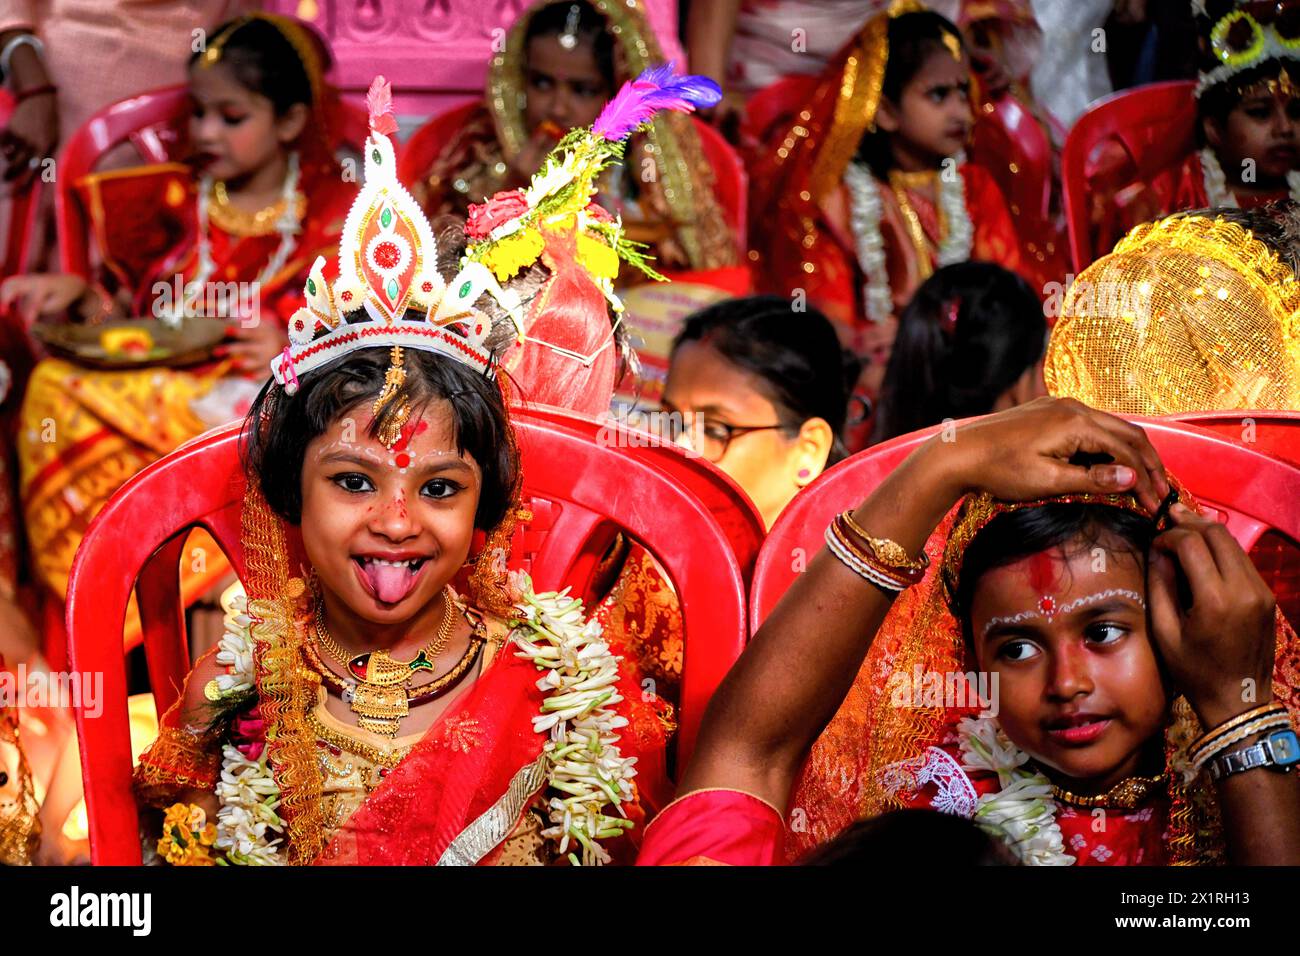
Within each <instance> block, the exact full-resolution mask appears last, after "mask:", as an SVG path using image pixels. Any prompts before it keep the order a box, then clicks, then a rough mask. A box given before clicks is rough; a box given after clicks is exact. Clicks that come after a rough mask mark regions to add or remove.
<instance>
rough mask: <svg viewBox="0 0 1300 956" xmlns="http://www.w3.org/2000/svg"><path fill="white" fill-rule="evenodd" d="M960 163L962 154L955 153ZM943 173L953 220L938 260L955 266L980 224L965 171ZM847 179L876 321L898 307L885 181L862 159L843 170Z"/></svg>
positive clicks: (943, 194)
mask: <svg viewBox="0 0 1300 956" xmlns="http://www.w3.org/2000/svg"><path fill="white" fill-rule="evenodd" d="M953 161H954V162H956V163H960V162H962V161H963V160H962V157H960V156H958V157H954V158H953ZM953 173H954V175H948V174H947V172H946V171H945V173H943V174H941V175H940V176H939V210H940V212H941V213H942V215H943V221H944V222H946V223H947V224H948V229H947V234H946V235H945V236H944V237H943V241H942V242H940V243H939V253H938V259H939V265H940V266H950V265H954V264H956V263H958V262H965V261H966V260H967V259H969V258H970V254H971V247H972V244H973V242H974V236H975V227H974V225H973V224H972V223H971V219H970V213H969V212H968V211H967V210H966V182H965V180H964V179H963V178H962V177H961V175H960V174H956V170H955V169H954V170H953ZM844 184H845V186H846V187H848V190H849V225H850V228H852V230H853V236H854V239H855V241H856V243H857V248H856V250H855V251H856V252H857V257H858V265H859V266H860V267H861V269H862V272H863V274H864V275H865V276H866V281H865V282H864V283H863V287H862V301H863V307H864V309H865V310H866V314H867V318H868V319H870V320H871V321H872V322H883V321H884V320H886V319H888V318H889V317H890V316H891V315H892V314H893V312H894V299H893V294H892V293H891V291H890V287H889V271H888V269H887V268H886V265H885V241H884V237H883V236H882V235H881V233H880V221H881V216H882V215H883V205H882V200H881V198H880V196H881V193H880V190H881V186H880V183H878V182H877V181H876V177H875V176H873V175H872V174H871V170H870V169H868V168H867V167H866V166H865V165H863V164H862V163H856V162H854V163H850V164H849V165H848V167H847V168H846V169H845V170H844Z"/></svg>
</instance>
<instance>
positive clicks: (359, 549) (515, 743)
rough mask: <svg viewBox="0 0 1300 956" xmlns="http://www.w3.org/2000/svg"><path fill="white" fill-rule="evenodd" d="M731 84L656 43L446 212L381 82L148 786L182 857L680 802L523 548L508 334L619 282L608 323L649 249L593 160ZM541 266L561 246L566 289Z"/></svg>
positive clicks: (488, 833) (446, 837)
mask: <svg viewBox="0 0 1300 956" xmlns="http://www.w3.org/2000/svg"><path fill="white" fill-rule="evenodd" d="M710 87H711V85H709V84H697V83H696V79H695V78H693V77H679V76H672V75H670V74H669V73H667V72H666V71H656V70H649V71H646V72H645V73H643V74H642V75H641V76H640V77H639V78H638V80H637V82H636V83H635V84H633V83H628V84H625V85H624V87H623V88H622V90H621V91H620V92H619V93H618V95H617V96H615V97H614V98H613V99H612V100H611V102H610V103H609V104H608V105H607V106H606V108H605V109H604V110H602V111H601V112H600V114H599V115H598V116H597V117H596V119H595V122H594V123H593V124H592V126H591V127H589V128H587V129H583V130H574V131H573V132H571V133H570V134H568V135H567V136H566V137H565V139H564V140H563V141H562V142H561V144H560V145H559V147H557V149H556V150H555V151H554V152H553V153H552V154H551V155H550V156H548V157H547V159H546V163H545V165H544V167H543V168H542V169H541V170H540V171H539V172H538V173H537V174H536V175H535V176H534V177H533V179H532V181H531V183H530V185H529V187H528V189H527V190H519V191H516V192H513V193H501V194H498V195H497V196H495V197H493V199H492V200H491V201H490V202H489V203H486V204H484V205H483V206H476V207H472V208H471V210H470V217H469V225H468V227H467V228H466V229H465V230H464V231H462V230H461V229H460V228H459V227H452V228H450V229H448V230H446V231H444V233H443V234H442V235H440V236H437V237H435V235H434V233H433V230H432V228H431V227H430V225H429V224H428V222H427V220H425V218H424V217H423V215H422V214H421V211H420V209H419V207H418V205H417V204H416V203H415V201H414V200H413V199H412V197H411V195H410V194H409V193H408V192H407V191H406V189H405V188H404V187H403V186H402V185H401V184H400V183H399V182H398V180H397V176H396V159H395V152H394V149H393V144H392V142H391V141H390V140H389V138H388V135H389V134H391V133H393V132H396V130H397V123H396V121H395V120H394V119H393V116H392V105H391V104H392V100H391V92H390V90H389V88H388V85H387V83H386V82H384V80H383V78H382V77H380V78H379V79H377V80H376V82H375V84H374V85H373V86H372V87H371V90H370V96H369V103H370V128H371V133H370V136H369V137H368V139H367V141H366V154H365V184H364V186H363V187H362V190H361V193H360V195H359V196H358V198H357V200H356V202H355V203H354V205H353V207H352V210H351V212H350V213H349V214H348V219H347V222H346V224H345V227H344V236H343V241H342V250H341V253H340V257H339V278H338V281H337V282H334V283H333V284H330V283H327V282H326V281H325V278H324V266H325V263H324V260H323V259H318V260H317V262H316V264H315V265H314V266H313V268H312V271H311V275H310V278H309V279H308V281H307V285H306V303H305V305H304V306H303V307H302V308H301V309H299V310H298V311H297V312H296V313H295V314H294V316H293V317H292V319H291V320H290V324H289V341H290V344H289V346H288V347H287V348H286V349H285V350H284V352H283V353H282V355H281V356H280V357H278V358H277V359H275V360H274V361H273V362H272V364H271V370H272V374H273V376H274V381H273V382H270V383H268V384H267V386H266V387H265V388H264V389H263V391H262V392H261V393H260V394H259V396H258V398H257V401H256V402H255V404H254V406H253V408H252V409H251V410H250V412H249V414H248V417H247V419H246V420H245V425H246V428H245V448H246V452H247V462H248V471H249V491H248V495H247V498H246V500H245V504H244V513H243V514H244V517H243V522H244V523H243V534H242V544H243V548H244V553H245V555H246V558H247V567H248V574H247V579H246V580H245V582H244V583H243V585H242V586H236V587H235V588H232V590H231V591H229V592H228V593H227V595H226V596H225V598H224V603H225V605H226V607H227V609H228V616H227V619H226V629H227V633H226V636H225V637H224V638H223V640H222V642H221V645H220V647H219V649H217V650H216V651H215V652H214V653H211V654H208V655H205V656H204V657H203V658H202V659H201V660H200V661H199V662H198V663H197V664H196V665H195V667H194V669H193V670H192V671H191V673H190V675H189V677H188V679H187V681H186V687H185V692H184V694H183V695H182V698H181V699H180V700H179V701H178V702H177V704H176V706H175V707H174V708H173V709H172V710H171V711H169V712H168V713H167V714H166V715H165V716H164V718H163V722H162V723H163V730H162V734H161V735H160V737H159V740H158V741H157V743H155V744H154V746H153V747H152V748H151V749H150V750H149V751H148V753H146V754H145V755H144V757H143V758H142V759H141V762H140V766H139V768H138V770H137V774H136V787H137V793H138V794H139V796H140V797H141V798H142V800H144V801H145V802H147V803H149V804H152V805H154V806H157V807H159V808H161V809H164V810H165V813H166V816H165V818H164V828H163V831H162V837H161V839H160V840H159V841H158V844H157V849H158V853H159V855H161V856H163V857H164V858H166V859H167V860H168V861H169V862H174V863H186V864H189V863H194V864H210V863H212V862H214V860H219V861H221V862H226V863H237V864H278V863H294V864H296V863H313V862H317V863H330V864H367V863H382V864H407V863H409V864H435V863H437V864H461V865H463V864H479V863H484V864H534V865H535V864H548V863H553V862H565V861H567V862H569V863H573V864H579V863H581V864H583V865H587V864H601V863H607V862H612V861H614V860H616V859H630V858H631V856H632V855H634V853H635V848H636V846H637V845H638V843H639V841H640V835H639V829H638V825H639V823H640V822H641V821H642V820H643V819H645V818H646V817H647V816H648V815H650V814H652V813H653V811H654V809H655V808H657V807H658V806H660V805H662V791H663V790H664V789H665V787H666V776H665V772H664V752H665V733H666V732H665V728H664V722H663V721H662V720H661V717H660V712H659V709H658V707H657V706H655V705H656V703H657V702H656V701H655V700H654V699H653V695H647V694H645V693H643V692H642V688H641V685H640V683H639V681H638V675H637V673H636V672H635V670H634V669H633V668H631V667H630V666H629V665H625V664H624V662H623V658H622V657H621V656H619V655H618V653H617V650H616V649H615V648H613V647H612V646H611V644H610V643H609V642H608V641H607V640H606V639H605V638H604V635H603V632H602V629H601V627H600V625H599V623H598V622H596V621H595V620H587V618H586V615H585V613H584V609H583V602H582V601H581V600H579V599H577V598H573V597H571V596H570V595H569V593H568V591H567V590H566V591H565V592H563V593H561V594H554V593H551V594H535V593H534V592H533V589H532V586H531V583H530V581H529V579H528V578H527V576H526V575H519V574H511V575H507V573H506V558H507V553H508V550H509V548H510V542H511V535H512V532H513V530H514V527H515V523H516V521H517V520H520V519H522V520H527V517H526V515H525V514H524V513H522V509H521V506H520V494H521V486H522V478H521V474H520V457H519V451H518V448H517V446H516V443H515V440H514V430H513V427H512V424H511V420H510V415H509V412H508V411H507V408H508V399H507V394H506V382H507V381H508V376H507V371H506V366H505V365H503V364H502V362H503V360H504V359H505V358H506V357H507V356H508V355H509V354H510V351H511V350H512V349H515V348H519V349H521V350H522V351H523V353H524V354H523V359H522V361H521V363H520V364H519V365H518V366H516V368H527V367H529V362H530V361H531V359H530V350H531V349H532V348H534V347H536V348H538V349H540V350H541V351H542V352H543V353H548V354H549V350H548V348H547V340H540V341H539V335H540V332H539V326H540V325H541V324H542V320H539V319H529V318H526V316H525V312H528V313H529V314H531V313H532V312H533V311H534V310H538V311H543V312H544V311H546V310H547V309H551V308H554V307H555V305H556V303H557V301H560V302H569V301H572V302H575V303H577V304H578V305H579V306H581V305H582V304H583V303H590V302H596V303H598V304H599V318H600V321H599V323H597V324H598V325H600V326H601V327H602V329H603V333H604V335H605V336H606V337H609V336H610V328H609V323H608V319H607V316H606V313H605V302H606V297H607V296H608V297H612V296H613V290H612V279H613V275H614V274H615V273H616V272H617V261H618V260H619V259H620V258H622V257H628V258H629V259H630V260H631V261H633V262H637V261H640V262H642V263H644V259H643V258H641V256H640V255H639V253H638V251H637V247H636V246H634V245H632V244H630V243H629V242H628V240H627V239H626V237H625V236H624V235H623V234H622V230H621V228H620V227H619V225H618V223H617V222H616V221H615V220H613V218H612V217H610V216H609V214H608V213H606V212H604V211H603V210H601V209H600V208H599V207H597V206H596V205H595V204H594V203H592V202H591V200H592V197H593V195H594V193H595V183H596V180H597V178H598V177H599V175H600V174H601V173H603V172H604V170H605V169H606V168H607V167H608V165H609V164H610V163H612V162H615V161H616V160H617V159H618V158H619V157H620V156H621V155H622V152H623V144H624V142H625V141H626V139H627V138H628V136H629V135H630V134H631V133H632V132H633V131H634V130H637V129H642V128H644V125H645V124H646V122H648V121H649V119H650V117H651V116H653V115H654V113H655V112H656V111H658V110H660V109H676V110H682V111H689V110H691V109H692V108H693V107H694V105H695V104H697V103H712V102H716V100H717V90H716V87H711V88H710ZM466 239H468V240H469V242H468V248H466V242H465V240H466ZM542 263H545V266H544V267H543V265H542ZM534 267H537V268H540V269H542V271H543V272H547V271H551V274H550V275H549V276H548V277H547V278H546V279H545V281H544V283H543V284H541V285H540V287H539V286H538V284H537V283H536V282H535V281H534V280H535V279H536V278H537V276H536V275H535V274H534ZM552 270H553V271H552ZM503 286H504V287H503ZM521 291H522V292H524V293H526V301H525V296H521V295H520V292H521ZM552 331H553V329H552ZM572 354H573V353H570V357H572ZM608 384H609V386H610V387H612V381H610V382H609V383H608ZM476 530H477V531H482V532H485V533H486V539H487V540H486V545H485V546H484V547H483V548H482V549H481V550H480V552H479V553H478V555H477V556H476V557H475V558H474V559H473V560H471V559H470V550H471V541H472V540H473V537H474V534H475V532H476ZM299 568H301V573H299V572H298V569H299ZM466 579H468V580H467V583H466ZM453 581H455V582H457V584H456V586H453ZM539 675H540V678H539Z"/></svg>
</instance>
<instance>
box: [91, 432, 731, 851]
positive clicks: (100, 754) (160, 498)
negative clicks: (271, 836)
mask: <svg viewBox="0 0 1300 956" xmlns="http://www.w3.org/2000/svg"><path fill="white" fill-rule="evenodd" d="M516 427H517V429H518V433H519V440H520V448H521V452H522V455H523V463H524V474H525V489H524V498H525V503H526V504H528V505H529V506H530V507H531V508H532V509H533V511H534V513H535V515H536V516H537V517H536V519H535V520H534V521H533V522H532V523H530V524H529V525H527V526H524V527H523V528H521V529H520V531H519V533H518V534H517V535H516V538H515V542H514V547H515V553H514V555H513V556H512V562H511V563H512V565H522V566H524V567H527V568H529V569H530V570H531V571H532V573H533V576H534V581H535V583H536V586H537V588H538V590H547V589H554V588H559V587H562V586H564V585H565V584H566V583H568V582H569V580H570V577H571V575H572V574H573V573H574V571H575V568H576V566H577V564H578V563H579V562H580V561H581V560H582V556H583V553H584V543H585V540H586V539H587V538H588V537H589V536H590V535H592V534H593V533H596V532H598V531H599V529H600V528H602V527H604V526H605V525H607V524H608V523H610V522H613V523H616V524H617V525H618V526H620V527H622V528H624V529H626V531H627V532H628V534H629V535H631V536H632V537H633V538H635V539H636V540H638V541H639V542H641V543H642V544H643V545H644V546H645V547H646V548H647V549H648V550H649V551H650V553H651V554H653V555H654V557H655V558H656V559H657V560H658V561H659V563H660V565H661V566H662V567H663V568H664V569H665V570H666V571H667V573H668V576H669V578H670V579H671V581H672V583H673V586H674V587H675V589H676V591H677V595H678V599H679V601H680V605H681V609H682V619H683V624H684V629H685V644H686V648H685V667H684V668H683V679H682V689H681V713H680V717H681V721H680V730H679V737H678V747H679V757H678V759H679V761H681V762H682V763H683V764H684V762H685V760H686V759H687V757H688V755H689V752H690V749H691V746H692V744H693V741H694V737H695V734H696V732H697V730H698V726H699V721H700V718H701V717H702V716H703V712H704V707H705V705H706V703H707V702H708V699H709V697H710V696H711V695H712V693H713V690H714V688H716V687H717V685H718V683H719V682H720V681H721V680H722V678H723V676H724V675H725V674H726V672H727V670H728V669H729V668H730V666H731V664H732V663H733V662H734V661H735V659H736V657H738V656H739V654H740V651H741V649H742V647H743V646H744V642H745V637H746V631H745V588H744V582H743V579H742V574H741V570H740V567H739V566H738V564H737V561H736V557H735V555H734V554H733V553H732V549H731V545H730V543H729V541H728V538H727V535H726V534H725V533H724V532H723V531H722V529H721V528H720V527H719V526H718V523H717V522H716V521H715V520H714V519H713V516H712V515H711V514H710V513H709V511H708V509H707V508H706V506H705V505H704V504H703V503H701V502H700V501H699V500H698V499H697V498H696V497H695V496H694V495H693V494H692V493H691V492H690V491H689V490H687V489H685V488H683V487H682V486H681V485H680V484H679V483H678V481H677V479H676V478H675V477H674V476H673V475H672V474H670V473H668V472H666V471H664V470H660V469H659V468H656V467H655V466H654V465H652V464H651V463H650V462H649V461H648V460H647V459H646V458H643V457H637V456H633V455H625V454H620V453H619V450H618V446H619V445H620V444H622V445H626V444H627V442H626V441H624V442H622V443H615V445H614V446H612V447H602V446H601V445H599V444H598V443H597V442H595V441H593V440H592V439H591V438H590V437H588V436H586V435H582V434H579V433H578V432H577V431H575V430H573V429H570V428H565V427H554V426H551V425H549V424H546V423H543V422H539V421H537V420H535V419H530V418H528V417H527V416H520V418H519V420H518V421H517V426H516ZM615 427H617V426H615ZM238 440H239V425H238V424H237V423H232V424H231V425H228V426H225V427H222V428H219V429H214V430H212V431H210V432H207V433H206V434H204V435H202V436H200V437H199V438H197V439H195V440H194V441H192V442H190V443H188V444H186V445H183V446H182V447H180V448H178V449H177V450H176V451H174V452H173V453H172V454H170V455H168V456H167V457H165V458H163V459H162V460H160V461H157V462H155V463H153V464H152V465H150V466H149V467H148V468H146V469H144V470H143V471H142V472H140V473H139V474H138V475H136V476H135V477H134V478H132V479H131V480H130V481H129V482H127V483H126V484H125V485H124V486H123V487H122V489H121V490H119V491H118V492H117V494H115V495H114V496H113V497H112V499H110V500H109V502H108V503H107V504H106V505H105V506H104V508H103V510H102V511H101V512H100V514H99V515H98V516H97V517H96V519H95V521H94V522H93V523H92V525H91V527H90V529H89V530H88V532H87V534H86V537H85V539H84V541H83V542H82V545H81V548H80V549H79V550H78V552H77V557H76V560H75V561H74V563H73V568H72V575H71V580H70V582H69V587H68V593H69V598H68V615H67V621H68V643H69V651H70V655H71V659H72V666H73V667H74V668H75V669H76V670H78V671H84V672H89V673H100V674H103V688H104V690H103V697H102V699H103V701H104V706H103V712H102V714H101V715H100V716H98V717H97V718H96V719H87V716H86V714H85V713H84V712H83V711H82V710H78V712H77V715H76V717H77V729H78V737H79V745H80V748H81V757H82V767H83V779H84V783H85V789H86V808H87V813H88V815H89V819H90V839H91V852H92V858H93V860H94V862H95V863H97V864H105V863H112V864H137V863H139V862H140V844H139V838H138V817H137V812H136V806H135V802H134V800H133V799H132V797H131V752H130V736H129V732H128V725H127V711H126V672H125V667H124V659H123V655H122V650H121V647H122V643H121V641H122V638H121V634H122V625H123V620H124V616H125V612H126V606H127V599H128V597H129V594H130V591H131V588H132V586H135V587H136V590H137V594H138V597H139V605H140V611H141V618H142V623H143V625H144V627H143V630H144V643H145V655H146V660H147V663H148V669H149V677H150V683H151V685H152V687H153V690H154V695H155V703H156V706H157V708H158V711H159V713H162V712H163V711H165V710H166V709H167V708H168V707H170V706H171V704H172V703H173V702H174V701H175V700H176V698H177V696H178V694H179V689H180V687H181V682H182V680H183V678H184V676H185V673H186V672H187V670H188V669H189V655H188V651H187V644H186V639H185V631H184V625H183V609H182V608H181V606H180V601H179V593H178V591H179V588H178V572H177V562H178V560H179V558H180V557H181V550H182V548H183V546H184V539H185V532H186V531H187V530H188V529H190V528H193V527H195V526H202V527H204V528H206V529H207V530H208V531H209V532H210V533H211V534H212V536H213V537H214V538H215V539H216V541H217V542H218V543H219V544H220V545H221V547H222V549H223V550H224V551H225V553H226V554H227V555H228V556H229V557H230V559H231V562H232V564H233V565H234V568H235V570H236V573H240V574H242V573H243V571H244V558H243V554H242V551H241V548H240V544H239V530H240V529H239V522H240V508H241V503H242V499H243V494H244V487H245V481H244V476H243V472H242V470H241V468H240V463H239V454H238ZM561 462H562V463H563V466H562V467H561V466H559V465H558V463H561ZM196 475H202V476H203V480H202V481H195V476H196ZM684 529H690V530H689V533H686V531H685V530H684ZM137 578H138V583H137Z"/></svg>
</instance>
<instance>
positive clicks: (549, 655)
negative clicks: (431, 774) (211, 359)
mask: <svg viewBox="0 0 1300 956" xmlns="http://www.w3.org/2000/svg"><path fill="white" fill-rule="evenodd" d="M511 584H512V586H513V587H515V589H516V590H517V591H518V593H520V594H521V595H522V599H521V601H520V602H519V603H518V604H517V605H516V607H518V608H519V609H520V610H521V611H523V613H524V620H523V621H522V622H521V623H520V624H518V625H516V626H515V628H514V641H515V645H516V646H517V647H518V648H519V652H518V653H517V654H516V655H515V656H516V657H521V658H525V659H528V660H531V661H532V662H533V663H534V664H535V665H537V667H538V668H541V669H543V670H545V671H546V673H545V675H544V676H543V677H542V678H541V679H540V680H539V681H538V682H537V686H538V688H540V689H541V690H543V691H549V694H548V696H547V698H546V700H545V702H544V703H543V704H542V713H541V716H538V717H534V718H533V729H534V730H536V731H537V732H538V733H546V732H549V733H550V740H549V741H547V743H546V745H545V747H544V748H543V753H544V754H546V756H547V757H548V758H549V760H550V764H551V771H550V787H551V790H552V791H559V792H558V793H557V794H555V795H552V796H551V797H550V799H549V800H548V802H547V809H548V811H549V819H550V822H551V824H552V825H551V826H550V827H549V828H548V829H545V830H543V831H542V835H543V836H544V837H547V838H548V839H556V838H558V839H559V841H560V845H559V849H560V852H561V853H565V852H566V851H567V850H568V849H569V844H570V841H573V842H576V843H578V844H581V846H582V856H581V859H579V857H578V856H577V855H576V854H574V853H569V860H570V862H572V863H574V864H575V865H582V866H593V865H595V866H599V865H602V864H605V863H608V862H609V861H610V856H609V853H608V852H607V851H606V850H605V848H604V847H603V846H601V845H600V843H598V842H597V841H598V840H601V839H605V838H608V837H617V836H620V835H621V834H622V833H623V832H624V831H625V830H627V829H628V828H630V827H631V826H633V823H632V821H631V820H628V819H626V815H625V813H624V811H623V804H624V803H625V802H626V801H629V800H631V799H633V797H634V795H635V790H634V789H633V785H632V778H633V777H635V776H636V767H635V764H636V758H635V757H624V756H622V754H621V753H620V752H619V749H618V747H617V742H618V740H619V739H620V738H619V735H618V734H617V733H616V732H615V731H617V730H619V729H620V728H622V727H625V726H627V718H626V717H623V716H621V715H619V714H618V713H617V712H616V711H615V710H614V709H613V705H615V704H617V703H619V702H620V701H621V700H623V697H622V695H621V694H619V692H618V689H617V687H616V686H615V684H616V683H617V681H618V662H619V658H618V657H615V656H614V655H613V654H611V653H610V650H609V645H608V644H606V643H605V642H604V641H603V640H601V638H602V636H603V631H602V629H601V626H600V624H599V623H598V622H596V621H586V620H585V619H584V617H583V613H582V611H583V609H582V601H580V600H578V599H577V598H570V597H569V596H568V595H569V589H568V588H565V589H564V590H563V591H560V592H558V593H556V592H555V591H548V592H546V593H545V594H535V593H534V592H533V588H532V582H531V580H530V579H529V578H528V576H527V575H524V574H520V573H518V572H512V573H511ZM611 805H612V806H613V809H614V810H616V811H617V812H618V814H619V815H618V816H612V815H610V814H608V813H606V812H605V811H606V808H607V807H609V806H611Z"/></svg>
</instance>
